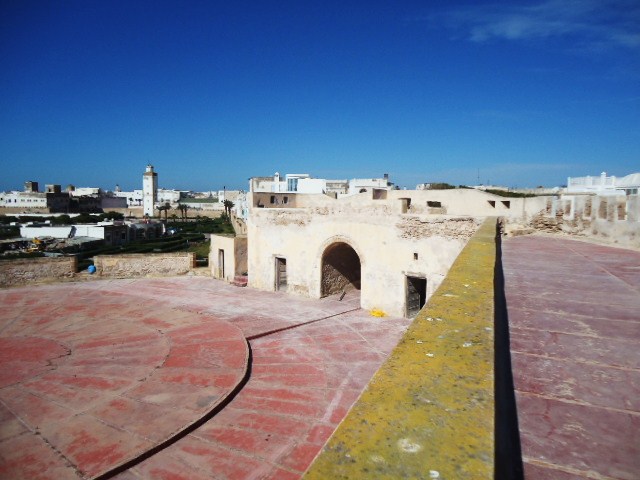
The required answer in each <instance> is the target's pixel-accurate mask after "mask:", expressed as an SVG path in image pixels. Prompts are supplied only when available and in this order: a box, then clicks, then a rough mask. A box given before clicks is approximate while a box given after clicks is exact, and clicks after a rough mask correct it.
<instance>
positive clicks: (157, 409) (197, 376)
mask: <svg viewBox="0 0 640 480" xmlns="http://www.w3.org/2000/svg"><path fill="white" fill-rule="evenodd" d="M0 305H2V311H1V312H0V313H2V315H0V477H2V478H16V477H15V475H14V474H15V473H17V472H20V475H31V474H34V475H35V476H33V477H32V478H36V477H37V478H56V479H64V478H74V479H77V478H78V476H80V477H81V478H93V477H96V476H99V475H101V474H104V473H105V472H108V471H110V470H112V469H113V468H115V467H117V466H119V465H122V464H124V463H126V462H129V461H130V460H132V459H135V458H137V457H139V456H140V455H142V454H144V453H145V452H146V451H148V450H150V449H153V448H154V447H156V446H157V445H158V444H161V443H164V442H165V441H167V440H168V439H170V438H172V437H173V436H175V435H176V434H177V433H179V432H181V431H183V430H184V429H185V428H187V427H189V426H190V425H192V424H193V423H194V422H196V421H198V420H200V419H201V418H202V417H203V416H205V415H206V414H207V413H208V412H210V411H211V410H212V409H213V408H214V407H215V406H216V405H218V404H219V403H220V402H221V401H223V400H224V399H225V398H226V397H227V396H228V395H229V393H230V392H232V391H233V389H234V388H236V387H237V385H238V384H239V383H240V382H241V381H242V379H243V377H244V375H245V373H246V369H247V363H248V355H249V352H248V346H247V343H246V340H245V338H244V336H243V334H242V332H241V331H240V330H239V329H238V328H236V327H235V326H233V325H231V324H229V323H227V322H225V321H223V320H220V319H217V318H215V317H214V316H211V315H199V314H197V313H193V312H188V311H183V310H178V309H172V308H167V307H166V305H159V304H158V303H157V302H154V301H152V300H144V299H140V298H135V299H134V297H131V296H128V295H126V294H114V293H113V292H107V291H105V292H100V291H99V290H96V287H95V286H94V287H91V288H87V287H86V286H85V285H78V284H61V285H54V286H43V287H37V288H30V289H27V288H21V289H10V290H3V291H0ZM25 452H29V453H28V454H27V453H25ZM43 474H45V477H43V476H42V475H43Z"/></svg>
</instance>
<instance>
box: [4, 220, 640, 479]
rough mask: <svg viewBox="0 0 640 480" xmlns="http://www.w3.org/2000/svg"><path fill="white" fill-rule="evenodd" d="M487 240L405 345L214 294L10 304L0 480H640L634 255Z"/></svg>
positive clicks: (456, 271)
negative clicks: (520, 478)
mask: <svg viewBox="0 0 640 480" xmlns="http://www.w3.org/2000/svg"><path fill="white" fill-rule="evenodd" d="M494 238H495V229H494V227H493V226H492V224H491V223H487V224H485V225H484V226H483V228H482V229H481V230H480V231H479V232H478V234H477V235H476V236H475V237H473V239H472V240H471V241H470V242H469V244H468V245H467V247H466V248H465V250H464V251H463V253H462V254H461V255H460V257H459V258H458V260H457V261H456V263H455V264H454V266H453V267H452V269H451V271H450V274H449V275H448V277H447V279H446V280H445V282H444V283H443V284H442V285H441V287H440V289H439V290H438V291H437V292H436V294H435V295H434V296H433V297H432V299H431V300H430V301H429V303H428V304H427V306H426V307H425V309H423V311H422V312H421V313H420V314H419V316H418V317H417V318H416V320H415V321H414V322H413V324H411V326H410V327H409V329H408V330H407V331H406V333H405V329H406V328H407V327H408V326H409V323H410V321H409V320H406V319H402V318H393V317H383V318H377V317H373V316H371V315H370V314H369V312H366V311H363V310H361V309H359V308H358V307H357V306H358V305H359V302H358V298H357V296H355V295H353V293H352V294H350V295H347V296H346V297H345V298H344V299H343V300H342V301H341V302H340V301H337V299H336V298H335V297H333V298H327V299H323V300H320V301H318V300H308V299H300V298H295V297H290V296H286V295H283V294H278V293H275V294H274V293H267V292H261V291H255V290H252V289H249V288H244V289H240V288H235V287H232V286H229V285H227V284H225V283H222V282H219V281H215V280H212V279H210V278H205V277H172V278H157V279H136V280H102V281H94V282H88V283H65V284H56V285H43V286H38V287H32V288H12V289H4V290H0V319H1V322H0V367H1V368H0V477H2V478H52V479H53V478H55V479H64V478H74V479H77V478H118V479H121V480H122V479H140V478H172V479H180V478H184V479H187V478H188V479H195V480H198V479H214V478H215V479H219V478H235V479H242V478H246V479H249V478H256V479H257V478H265V479H268V478H272V479H276V478H277V479H285V480H286V479H296V478H301V477H302V476H303V475H304V474H305V471H307V469H309V470H308V471H307V472H306V477H308V478H340V477H344V478H376V479H377V478H385V477H386V478H399V477H401V476H402V475H405V476H409V477H411V478H441V479H452V478H453V479H456V478H494V477H495V478H507V476H509V475H515V476H516V478H517V475H518V474H522V472H523V471H524V473H525V474H526V477H527V478H535V479H561V480H564V479H587V478H591V479H601V478H606V479H612V478H614V479H632V478H636V477H635V475H636V473H637V472H638V471H640V433H639V432H640V409H639V407H640V405H639V404H638V401H637V399H638V398H640V395H639V394H640V364H639V363H638V356H637V353H636V352H637V346H638V341H639V340H640V317H639V315H638V311H640V308H639V307H640V295H638V293H639V291H640V253H638V252H634V251H630V250H623V249H617V248H611V247H603V246H599V245H593V244H588V243H583V242H577V241H571V240H559V239H556V238H549V237H540V236H531V237H518V238H513V239H508V240H506V241H505V242H504V244H503V245H502V247H501V246H500V243H498V244H497V245H496V243H495V241H494ZM503 274H504V283H503V281H502V280H503ZM403 334H404V336H403ZM398 342H400V343H399V344H398ZM396 345H398V346H397V348H395V350H394V347H396ZM509 345H510V347H511V349H510V350H509V348H508V347H509ZM510 362H512V364H513V377H511V373H512V370H511V368H509V367H510ZM381 365H382V368H381V369H380V370H379V371H378V373H377V374H376V375H375V376H374V373H375V372H376V370H378V368H379V367H380V366H381ZM372 377H373V379H372ZM370 380H371V381H370ZM367 384H368V387H367V389H366V390H365V392H364V394H362V396H360V394H361V392H362V391H363V389H364V388H365V386H367ZM354 404H355V405H354ZM516 415H517V416H516ZM336 429H337V430H336ZM334 432H335V433H334ZM332 435H333V436H332ZM330 437H332V438H330ZM327 440H329V441H328V443H327ZM325 444H326V446H325ZM323 446H325V447H324V450H323V451H322V452H321V450H322V449H323ZM520 451H521V453H522V455H521V456H520ZM319 453H320V455H319V456H318V457H317V459H316V456H317V455H318V454H319ZM314 459H315V462H314Z"/></svg>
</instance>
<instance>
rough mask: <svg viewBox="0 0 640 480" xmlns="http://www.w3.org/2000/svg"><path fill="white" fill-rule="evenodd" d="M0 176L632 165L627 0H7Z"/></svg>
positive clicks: (213, 176) (466, 171) (212, 176)
mask: <svg viewBox="0 0 640 480" xmlns="http://www.w3.org/2000/svg"><path fill="white" fill-rule="evenodd" d="M0 65H1V66H2V67H1V68H0V162H1V163H0V165H1V166H2V169H1V174H0V190H21V189H22V185H23V183H24V181H26V180H34V181H38V182H40V184H41V185H44V184H45V183H59V184H62V185H63V186H66V185H67V184H69V183H72V184H74V185H76V186H100V187H103V188H107V189H112V188H113V187H114V186H115V184H116V183H118V184H120V186H121V187H122V188H123V189H133V188H140V187H141V182H142V180H141V179H142V173H143V172H144V167H145V165H146V164H147V163H152V164H153V165H154V166H155V168H156V170H157V171H158V174H159V184H160V186H161V187H164V188H178V189H192V190H210V189H221V188H222V187H223V186H226V187H227V188H246V185H247V181H246V180H247V179H248V178H249V177H251V176H262V175H271V174H273V173H274V172H276V171H279V172H280V173H304V172H306V173H311V174H312V175H313V176H316V177H325V178H354V177H365V178H366V177H380V176H382V174H383V173H389V174H390V176H391V179H392V180H393V181H395V182H396V183H397V184H399V185H401V186H407V187H409V188H414V187H415V185H416V184H417V183H421V182H429V181H446V182H449V183H453V184H476V183H477V182H478V178H479V179H480V183H485V184H486V183H493V184H503V185H508V186H517V187H526V186H537V185H545V186H555V185H559V184H563V183H565V182H566V177H567V176H582V175H588V174H592V175H597V174H599V173H600V172H601V171H603V170H606V171H607V172H609V173H610V174H613V175H626V174H628V173H631V172H637V171H640V2H638V1H637V0H624V1H607V0H593V1H592V0H580V1H572V0H563V1H557V0H550V1H527V2H512V1H509V2H505V1H499V2H472V1H468V2H455V1H402V0H397V1H392V0H389V1H375V0H370V1H361V2H350V1H348V0H343V1H340V2H332V1H322V2H313V1H308V2H305V1H302V2H301V1H278V2H269V1H260V2H244V1H233V2H217V1H201V2H200V1H198V2H195V1H180V2H178V1H173V2H167V1H121V0H114V1H103V2H98V1H94V0H89V1H87V0H84V1H57V2H47V1H30V0H21V1H3V2H0Z"/></svg>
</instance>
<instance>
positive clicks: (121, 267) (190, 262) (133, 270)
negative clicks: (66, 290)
mask: <svg viewBox="0 0 640 480" xmlns="http://www.w3.org/2000/svg"><path fill="white" fill-rule="evenodd" d="M93 264H94V265H95V267H96V275H99V276H102V277H115V278H133V277H147V276H159V277H160V276H170V275H184V274H186V273H188V272H190V271H191V270H192V269H194V268H195V267H196V254H195V253H194V252H173V253H153V254H149V253H144V254H127V255H98V256H96V257H94V258H93Z"/></svg>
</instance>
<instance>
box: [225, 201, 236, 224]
mask: <svg viewBox="0 0 640 480" xmlns="http://www.w3.org/2000/svg"><path fill="white" fill-rule="evenodd" d="M222 205H224V213H225V214H226V215H227V217H229V219H230V218H231V209H232V208H233V207H235V204H234V203H233V202H232V201H231V200H225V201H224V202H222Z"/></svg>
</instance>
